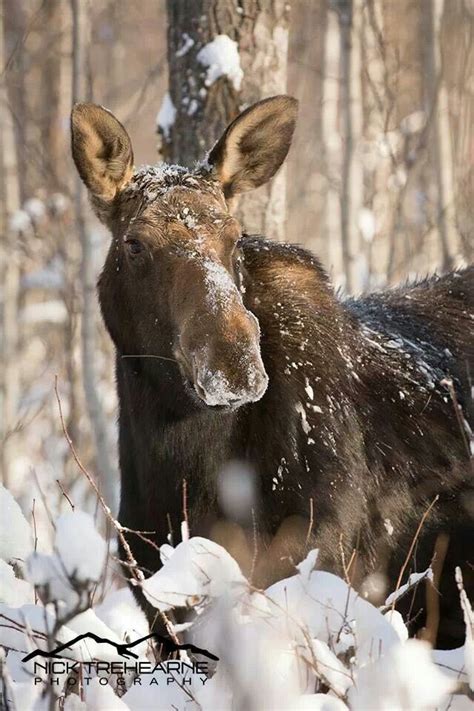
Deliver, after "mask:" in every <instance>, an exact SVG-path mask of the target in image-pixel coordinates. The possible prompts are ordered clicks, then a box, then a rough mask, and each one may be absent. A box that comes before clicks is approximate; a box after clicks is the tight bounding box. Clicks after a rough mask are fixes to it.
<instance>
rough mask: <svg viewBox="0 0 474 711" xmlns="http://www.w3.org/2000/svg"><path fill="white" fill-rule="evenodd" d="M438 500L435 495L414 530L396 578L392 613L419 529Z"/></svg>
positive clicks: (437, 496)
mask: <svg viewBox="0 0 474 711" xmlns="http://www.w3.org/2000/svg"><path fill="white" fill-rule="evenodd" d="M438 499H439V494H436V496H435V497H434V499H433V501H432V502H431V504H430V505H429V506H428V508H427V509H426V511H425V513H424V514H423V516H422V517H421V521H420V523H419V524H418V528H417V529H416V533H415V536H414V538H413V540H412V542H411V546H410V549H409V551H408V553H407V557H406V558H405V562H404V563H403V565H402V567H401V569H400V574H399V576H398V580H397V585H396V588H395V591H394V597H393V602H392V611H393V610H394V609H395V604H396V602H397V592H398V590H399V588H400V585H401V584H402V579H403V575H404V573H405V570H406V567H407V565H408V563H409V560H410V558H411V556H412V553H413V549H414V547H415V544H416V541H417V539H418V536H419V535H420V532H421V529H422V528H423V525H424V523H425V521H426V519H427V518H428V516H429V514H430V513H431V510H432V508H433V506H434V505H435V504H436V502H437V501H438Z"/></svg>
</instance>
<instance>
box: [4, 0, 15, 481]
mask: <svg viewBox="0 0 474 711" xmlns="http://www.w3.org/2000/svg"><path fill="white" fill-rule="evenodd" d="M5 5H6V3H5V2H2V14H1V17H2V20H3V21H2V26H1V28H0V58H1V62H2V65H3V66H5V61H6V59H7V55H6V53H5V47H4V37H5V35H4V32H5V25H4V22H5V12H6V7H5ZM9 107H10V103H9V100H8V92H7V86H6V76H5V73H3V76H2V79H1V83H0V116H1V122H0V129H1V131H0V168H1V174H0V181H1V182H0V187H1V201H0V204H1V206H2V209H1V213H0V235H1V243H0V256H1V259H0V268H1V281H2V284H3V288H2V294H3V301H2V304H1V307H2V311H1V319H2V320H1V326H2V328H1V333H2V339H1V368H0V386H1V391H0V392H1V418H0V457H1V459H0V464H1V467H0V469H1V475H2V481H3V484H4V485H5V486H8V483H9V478H10V470H11V461H12V456H13V451H14V444H15V437H14V431H15V427H16V424H17V422H16V418H17V413H18V399H19V379H20V378H19V368H18V342H19V330H18V300H19V286H20V267H19V253H18V249H17V247H18V245H17V243H16V242H15V243H13V244H12V236H11V235H9V234H8V221H9V218H10V217H11V216H12V215H13V213H14V212H15V211H16V210H18V208H19V207H20V191H19V171H18V160H17V152H16V143H15V124H14V118H13V116H12V114H11V111H10V108H9Z"/></svg>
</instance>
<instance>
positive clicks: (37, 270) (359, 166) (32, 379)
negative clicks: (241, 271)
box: [0, 0, 474, 546]
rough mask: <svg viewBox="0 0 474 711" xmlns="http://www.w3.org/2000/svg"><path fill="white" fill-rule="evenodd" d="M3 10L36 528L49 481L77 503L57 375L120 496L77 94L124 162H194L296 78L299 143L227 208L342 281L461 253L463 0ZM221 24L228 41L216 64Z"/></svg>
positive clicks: (12, 332) (6, 419)
mask: <svg viewBox="0 0 474 711" xmlns="http://www.w3.org/2000/svg"><path fill="white" fill-rule="evenodd" d="M1 21H2V31H1V32H0V37H1V42H0V45H1V46H0V56H1V57H2V71H1V76H0V92H1V95H0V112H1V133H0V200H1V210H0V299H1V303H0V308H1V315H0V318H1V321H0V324H1V326H0V339H1V340H0V343H1V351H0V385H1V391H0V392H1V394H0V397H1V401H0V405H1V409H0V449H1V460H0V462H1V463H0V466H1V471H2V477H3V483H5V484H8V486H9V488H10V490H11V491H12V493H13V494H14V496H15V497H16V498H17V499H19V500H20V501H21V502H22V503H23V506H24V510H29V509H31V508H32V501H33V499H34V500H35V512H36V523H37V527H38V530H39V531H41V530H42V525H43V523H45V524H46V523H47V521H48V519H49V518H50V517H51V516H53V515H54V514H55V513H57V511H59V510H60V509H61V508H62V507H63V506H64V505H65V500H64V496H63V493H62V490H61V488H60V486H59V485H58V483H57V480H59V479H60V480H61V482H62V486H63V487H64V488H66V489H67V492H68V495H69V497H70V498H71V500H72V501H74V502H76V503H78V504H79V503H80V504H81V505H82V506H83V507H84V508H86V507H87V496H88V492H87V490H86V485H87V484H86V482H85V481H84V478H83V477H81V476H80V475H79V473H78V472H77V467H76V465H75V463H74V462H73V461H72V458H71V454H70V451H69V447H68V444H67V442H66V440H65V437H64V435H63V432H62V429H61V422H60V418H59V414H58V406H57V401H56V398H55V393H54V378H55V375H56V374H57V376H58V390H59V393H60V397H61V401H62V405H63V409H64V412H65V418H66V425H67V429H68V431H69V434H70V436H71V438H72V440H73V442H74V444H75V446H76V449H77V450H78V451H79V452H80V453H81V457H82V459H83V461H84V463H85V464H86V465H87V466H88V467H89V469H90V470H91V471H92V472H94V473H95V474H96V476H97V478H98V481H99V482H100V486H101V488H102V490H103V492H104V495H105V497H106V499H107V501H108V502H109V503H110V505H111V507H112V508H115V507H116V502H117V499H118V469H117V461H116V451H115V450H116V432H115V430H116V402H115V392H114V383H113V380H114V375H113V371H114V356H113V351H112V347H111V344H110V342H109V340H108V337H107V336H106V334H105V331H104V328H103V327H102V324H101V322H100V318H99V314H98V308H97V301H96V295H95V282H96V278H97V274H98V272H99V270H100V267H101V264H102V261H103V258H104V255H105V251H106V249H107V244H108V239H109V238H108V235H107V233H106V231H105V230H104V229H103V227H102V226H101V225H100V224H99V223H98V222H97V221H96V220H95V218H93V216H92V214H91V211H90V209H89V206H88V204H87V200H86V198H85V195H84V191H83V189H82V187H81V186H80V184H79V182H78V181H77V179H76V174H75V170H74V168H73V165H72V161H71V158H70V151H69V113H70V109H71V104H72V103H73V102H74V101H76V100H92V101H96V102H97V103H100V104H102V105H104V106H106V107H107V108H109V109H111V110H112V111H113V112H114V113H115V114H116V115H117V116H118V117H119V119H120V120H121V121H122V122H123V123H124V125H125V126H126V127H127V130H128V131H129V133H130V135H131V137H132V141H133V144H134V148H135V161H136V163H137V164H140V163H153V162H156V161H157V160H160V159H165V160H169V161H173V162H181V163H192V162H193V161H194V160H196V159H198V158H201V157H202V156H203V154H204V153H205V151H206V149H207V148H209V147H210V146H211V145H212V143H213V141H214V140H215V139H216V138H217V137H218V136H219V134H220V132H221V131H222V130H223V129H224V127H225V125H226V124H227V123H228V121H229V120H231V119H232V118H233V117H234V116H235V115H236V114H237V113H238V112H239V110H240V109H242V108H244V107H245V106H246V105H248V104H249V103H252V102H254V101H256V100H258V99H261V98H263V97H266V96H269V95H272V94H277V93H284V92H288V93H290V94H292V95H294V96H296V97H297V98H298V99H299V101H300V117H299V123H298V127H297V131H296V135H295V140H294V144H293V147H292V149H291V152H290V155H289V158H288V161H287V163H286V167H285V168H284V169H283V170H281V171H280V173H279V174H278V176H277V178H276V179H275V180H274V181H273V182H272V183H271V185H270V186H269V187H268V186H263V187H262V188H260V189H259V190H257V191H255V192H254V193H253V194H250V195H249V196H245V198H244V199H243V200H242V202H241V204H240V205H239V207H238V210H239V213H240V215H241V217H242V219H243V222H244V224H245V226H246V228H247V230H248V231H259V232H263V233H264V234H266V235H267V236H268V237H271V238H274V239H279V240H287V241H292V242H298V243H300V244H302V245H304V246H305V247H308V248H309V249H311V250H313V251H314V252H315V253H316V254H317V255H318V257H319V258H320V259H321V260H322V262H323V263H324V265H325V266H326V268H327V269H328V271H329V272H330V274H331V276H332V278H333V281H334V283H335V284H336V285H337V286H339V287H341V288H342V289H343V290H344V291H345V292H346V293H360V292H361V291H365V290H367V289H371V288H379V287H380V286H383V285H385V284H396V283H397V282H399V281H400V280H404V279H406V278H407V277H410V278H411V277H414V276H417V275H425V274H426V273H428V272H431V271H433V270H434V269H439V270H445V269H448V268H451V267H454V266H458V265H461V264H463V263H466V262H469V261H472V257H473V251H474V238H473V233H474V215H473V209H472V198H473V195H474V2H473V0H294V2H292V3H289V2H284V1H283V0H260V1H259V2H257V1H256V0H168V1H167V2H165V0H143V1H141V2H138V1H137V0H135V1H134V0H112V1H110V0H109V1H108V2H106V1H103V0H97V1H95V2H93V3H92V2H90V3H89V2H88V1H87V0H42V1H41V0H3V2H2V15H1ZM219 35H226V36H227V37H228V38H230V39H231V40H233V41H235V42H236V43H237V44H236V46H235V47H234V45H229V44H228V43H227V47H234V55H235V56H234V60H233V61H229V65H228V66H227V67H226V66H217V69H216V67H214V69H216V71H210V70H211V69H212V66H211V67H210V66H209V63H208V64H206V63H205V62H203V61H202V54H201V55H200V52H201V50H202V49H203V47H206V46H209V43H212V42H213V41H214V40H215V38H216V37H217V36H219ZM236 49H238V55H237V54H236V52H235V50H236ZM229 56H230V59H232V56H233V55H232V53H231V54H230V55H228V58H229ZM200 57H201V59H200ZM236 57H237V64H236V61H235V58H236ZM221 59H222V57H221ZM219 72H220V73H219ZM157 122H158V124H159V125H157ZM157 475H158V472H157ZM93 504H95V497H94V498H91V499H90V506H92V505H93ZM44 535H46V533H45V534H44ZM39 545H40V546H41V536H40V541H39Z"/></svg>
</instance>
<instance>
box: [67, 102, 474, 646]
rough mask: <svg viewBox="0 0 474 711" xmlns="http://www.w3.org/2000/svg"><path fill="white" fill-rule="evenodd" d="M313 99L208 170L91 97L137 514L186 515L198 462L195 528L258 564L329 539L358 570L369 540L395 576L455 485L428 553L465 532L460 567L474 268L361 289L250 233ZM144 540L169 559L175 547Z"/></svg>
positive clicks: (108, 298)
mask: <svg viewBox="0 0 474 711" xmlns="http://www.w3.org/2000/svg"><path fill="white" fill-rule="evenodd" d="M295 120H296V102H295V100H294V99H291V98H289V97H286V96H279V97H274V98H271V99H267V100H264V101H262V102H260V103H258V104H256V105H255V106H253V107H251V108H249V109H247V110H246V111H244V112H243V113H242V114H241V115H240V116H238V117H237V118H236V119H235V121H234V122H233V123H231V124H230V126H229V127H228V128H227V130H226V131H225V132H224V134H223V136H222V138H221V139H220V140H219V141H218V142H217V143H216V145H215V147H214V148H213V149H212V150H211V152H210V154H209V156H208V158H207V160H206V161H205V162H204V163H203V164H202V165H200V166H198V167H196V168H195V169H194V170H188V169H186V168H182V167H180V166H167V165H160V166H155V167H146V168H141V169H139V170H136V171H135V170H134V168H133V153H132V148H131V143H130V139H129V137H128V134H127V133H126V131H125V129H124V128H123V126H122V125H121V124H120V123H119V122H118V121H117V119H115V118H114V117H113V116H112V114H110V113H109V112H108V111H106V110H105V109H102V108H100V107H98V106H95V105H91V104H80V105H77V106H76V107H75V108H74V110H73V113H72V149H73V156H74V160H75V162H76V165H77V168H78V171H79V173H80V175H81V177H82V179H83V180H84V182H85V184H86V185H87V187H88V189H89V192H90V196H91V200H92V204H93V206H94V208H95V210H96V213H97V214H98V215H99V217H100V218H101V219H102V220H103V221H104V222H105V223H106V224H107V225H108V227H109V228H110V230H111V233H112V242H111V246H110V250H109V254H108V256H107V259H106V263H105V266H104V269H103V272H102V275H101V277H100V280H99V297H100V304H101V309H102V314H103V318H104V321H105V324H106V326H107V329H108V331H109V333H110V336H111V337H112V339H113V341H114V344H115V347H116V351H117V387H118V394H119V404H120V418H119V426H120V469H121V479H122V490H121V506H120V521H121V523H122V524H123V525H124V526H127V527H129V528H132V529H139V530H148V531H155V534H154V540H155V542H156V543H157V544H162V543H164V542H165V541H166V540H167V537H168V535H169V534H170V532H171V533H172V534H174V535H175V536H177V535H179V530H180V522H181V519H182V516H183V503H182V501H183V500H182V487H183V480H186V482H187V494H188V495H187V501H188V517H189V522H190V527H191V532H192V533H193V534H201V535H207V536H209V537H212V538H213V539H214V540H217V541H218V542H221V543H222V544H223V545H225V546H226V547H227V548H228V549H229V550H230V551H231V552H232V553H233V554H234V555H235V556H236V557H237V558H238V560H239V561H240V562H241V565H242V566H243V568H244V569H246V570H247V571H249V570H250V569H251V568H254V569H253V570H252V573H253V580H254V582H255V583H256V584H258V585H266V584H268V583H269V582H271V581H272V580H274V579H276V578H278V577H282V576H283V575H287V574H288V573H290V572H291V570H292V566H293V563H297V562H299V560H301V557H302V556H303V555H304V553H305V550H306V549H307V548H308V547H314V546H317V547H318V548H319V549H320V556H319V561H320V565H322V566H324V567H326V568H328V569H331V570H334V571H336V572H339V573H340V572H341V569H342V567H343V564H344V560H345V561H346V563H347V561H348V560H349V558H350V557H351V554H352V552H353V551H354V550H356V551H357V556H356V558H357V561H356V563H355V564H354V566H353V571H352V572H353V575H354V576H355V578H356V579H357V580H358V582H359V583H360V582H361V581H362V580H363V579H364V578H365V577H366V576H367V575H369V574H370V573H372V572H374V571H383V572H384V573H385V574H386V575H387V576H388V577H389V578H390V579H391V580H393V579H394V576H395V575H396V573H398V570H399V568H400V565H401V562H402V561H403V559H404V557H405V555H406V553H407V551H408V549H409V546H410V543H411V541H412V539H413V536H414V533H415V530H416V527H417V525H418V524H419V522H420V519H421V517H422V516H423V513H424V512H425V511H426V510H427V508H428V507H429V506H430V504H431V503H432V502H433V500H434V499H435V498H436V497H439V498H438V499H437V503H436V505H435V506H434V507H433V510H432V511H431V513H430V516H429V518H428V520H427V522H426V524H425V527H424V529H423V536H422V540H421V539H420V540H421V544H420V548H419V551H418V560H417V563H418V565H419V566H421V565H425V566H426V565H428V564H429V561H430V559H431V556H432V555H433V545H434V541H435V540H436V537H437V535H438V534H439V532H444V533H446V535H447V536H449V542H450V543H449V551H448V554H447V557H446V561H445V565H444V566H441V568H443V571H444V574H445V577H444V578H443V580H444V579H446V585H447V586H448V587H449V585H450V584H451V582H452V584H453V585H454V580H453V566H454V565H456V564H459V565H461V566H464V565H465V563H466V554H465V553H464V550H463V546H464V544H465V543H466V541H467V540H468V537H469V536H470V535H471V543H472V518H473V496H472V491H471V488H470V487H471V486H472V483H471V482H472V470H471V468H470V451H469V429H468V425H467V420H468V418H469V417H470V416H472V401H471V399H470V398H471V393H470V383H469V372H471V373H472V364H473V329H472V325H473V322H472V318H473V302H474V294H473V292H474V285H473V275H474V270H473V269H472V268H470V269H465V270H462V271H458V272H453V273H451V274H448V275H446V276H444V277H441V278H438V277H434V278H432V279H429V280H426V281H423V282H421V283H418V284H415V285H412V286H407V287H404V288H402V289H398V290H393V291H386V292H382V293H379V294H374V295H372V296H368V297H366V298H362V299H357V300H348V301H340V300H339V299H338V298H337V297H336V295H335V293H334V291H333V289H332V287H331V285H330V283H329V281H328V278H327V276H326V274H325V272H324V270H323V269H322V267H321V266H320V264H319V262H318V261H317V260H316V259H315V258H314V257H313V256H312V255H311V254H310V253H308V252H306V251H305V250H303V249H300V248H299V247H295V246H291V245H285V244H276V243H273V242H271V241H268V240H266V239H264V238H262V237H257V236H249V235H246V234H245V233H243V232H242V228H241V226H240V225H239V223H238V221H237V220H236V219H235V218H234V217H233V216H232V215H231V213H230V211H229V201H230V200H231V199H232V198H233V197H234V196H236V195H238V194H239V193H241V192H244V191H246V190H250V189H252V188H255V187H258V186H259V185H261V184H263V183H264V182H266V181H267V180H269V179H270V178H271V177H272V176H273V175H274V173H275V172H276V171H277V170H278V168H279V167H280V165H281V164H282V162H283V161H284V159H285V157H286V155H287V152H288V150H289V147H290V143H291V138H292V133H293V129H294V124H295ZM470 369H471V370H470ZM236 463H240V464H236ZM239 467H240V468H239ZM226 477H228V478H229V480H232V481H233V482H234V483H235V479H237V483H239V481H240V480H241V483H243V484H245V487H243V488H246V489H248V488H249V487H250V489H252V488H253V490H254V493H255V495H254V497H253V498H252V497H249V502H248V505H247V506H244V507H242V506H240V507H237V509H238V510H237V509H236V510H234V511H231V510H230V509H231V508H232V507H230V508H229V506H228V501H226V497H225V495H224V494H223V493H222V492H223V491H224V493H225V486H224V487H222V481H223V480H225V478H226ZM224 483H225V482H224ZM255 533H256V534H257V535H256V536H255ZM254 539H256V545H257V551H256V553H257V555H256V556H255V551H254V547H255V540H254ZM129 542H130V545H131V546H132V549H133V552H134V555H135V557H136V559H137V561H138V563H139V564H140V566H142V568H143V569H144V570H145V571H148V572H150V573H151V572H153V571H155V570H156V569H157V567H158V566H159V560H158V556H157V554H156V550H155V549H154V548H153V547H151V546H149V545H147V544H146V543H145V542H143V541H141V540H140V539H139V538H137V537H134V536H131V537H130V540H129ZM423 558H425V559H424V560H423ZM420 569H421V567H420ZM450 581H451V582H450ZM437 582H438V584H439V585H442V581H437ZM445 599H446V600H447V599H448V596H447V595H446V596H445ZM451 604H452V605H454V606H455V607H456V602H454V603H453V602H452V598H451ZM450 614H452V613H451V611H450V610H449V611H448V617H449V615H450ZM453 624H454V623H453ZM459 624H461V623H459ZM450 629H451V628H450ZM459 630H462V625H461V627H460V628H459V629H458V630H457V631H456V632H455V633H453V634H454V636H456V634H458V632H459ZM449 634H450V633H449V632H447V633H446V635H445V636H446V638H447V637H449Z"/></svg>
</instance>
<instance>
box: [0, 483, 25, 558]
mask: <svg viewBox="0 0 474 711" xmlns="http://www.w3.org/2000/svg"><path fill="white" fill-rule="evenodd" d="M0 512H1V516H0V558H1V559H2V560H4V561H6V562H7V563H8V562H10V561H14V562H16V561H18V560H20V561H24V560H26V558H27V556H28V554H29V552H30V551H31V549H32V547H33V538H32V535H31V527H30V525H29V523H28V522H27V520H26V519H25V517H24V516H23V513H22V511H21V509H20V507H19V506H18V504H17V502H16V501H15V499H14V498H13V496H12V495H11V494H10V492H9V491H8V490H7V489H5V487H4V486H2V485H1V484H0Z"/></svg>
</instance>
